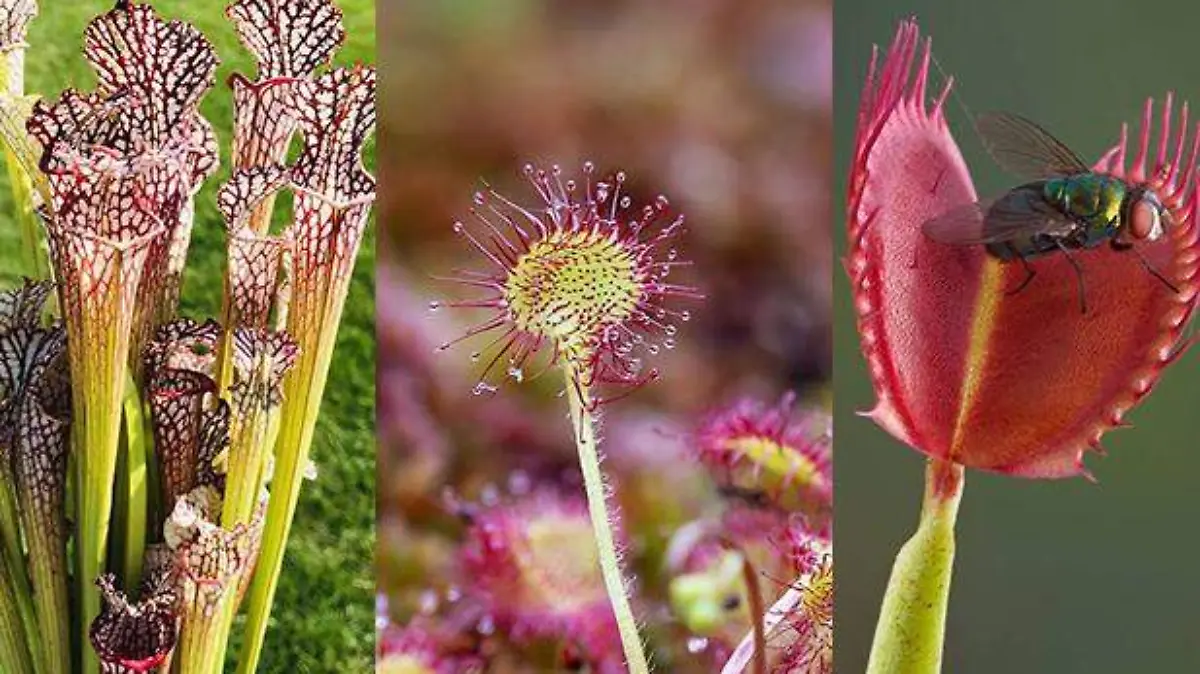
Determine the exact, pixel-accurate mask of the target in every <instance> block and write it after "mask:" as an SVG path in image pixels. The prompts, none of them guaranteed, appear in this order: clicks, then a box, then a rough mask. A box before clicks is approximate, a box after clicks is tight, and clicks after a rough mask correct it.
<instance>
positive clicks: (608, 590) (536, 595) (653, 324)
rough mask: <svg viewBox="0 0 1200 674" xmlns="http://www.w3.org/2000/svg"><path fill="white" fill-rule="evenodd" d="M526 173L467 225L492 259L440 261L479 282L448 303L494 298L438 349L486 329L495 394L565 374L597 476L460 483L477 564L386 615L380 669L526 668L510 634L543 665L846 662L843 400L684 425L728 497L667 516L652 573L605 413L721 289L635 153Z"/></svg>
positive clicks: (565, 398)
mask: <svg viewBox="0 0 1200 674" xmlns="http://www.w3.org/2000/svg"><path fill="white" fill-rule="evenodd" d="M523 174H524V176H525V178H526V179H527V181H528V183H529V185H530V186H531V188H532V190H531V191H532V193H533V195H534V197H535V198H534V199H533V200H532V204H531V205H523V204H522V203H521V202H519V201H518V200H517V199H514V198H510V197H508V196H505V195H504V194H501V193H500V192H498V191H496V190H493V189H491V188H485V189H484V190H482V191H480V192H478V193H476V194H475V195H474V199H473V206H472V207H470V208H469V216H470V217H469V218H466V219H464V220H463V221H460V222H456V223H454V224H453V231H454V233H455V234H456V235H457V236H458V237H459V238H461V239H462V240H463V242H464V243H465V244H466V245H467V246H469V247H470V248H472V249H473V252H474V253H475V255H476V256H477V258H478V260H479V266H478V267H476V268H473V269H460V270H456V272H455V273H454V274H453V275H452V276H449V277H444V278H441V279H440V280H442V281H444V282H447V283H452V284H457V285H459V286H463V287H465V288H466V289H467V291H468V292H472V293H475V295H474V296H473V297H472V298H471V299H465V300H458V301H444V300H436V301H434V302H432V303H431V305H430V308H431V309H432V310H433V311H434V312H441V311H443V310H445V309H449V308H453V309H462V310H477V311H481V312H487V313H486V315H485V316H484V317H483V320H482V322H479V323H477V324H476V325H475V326H474V327H471V328H469V329H467V330H466V331H465V333H464V334H462V335H461V336H460V337H458V338H457V339H453V340H450V341H447V342H445V343H442V344H441V345H439V346H437V347H436V351H437V352H439V353H441V352H447V351H449V350H451V349H452V348H453V347H455V346H458V345H459V343H460V342H466V343H471V342H474V343H475V344H476V346H475V347H474V349H475V350H472V351H470V360H471V361H472V362H474V363H476V364H477V367H478V370H479V371H478V372H477V373H476V375H477V376H478V382H477V383H476V384H475V386H474V388H473V391H472V392H473V393H474V395H475V396H477V397H482V396H490V395H493V394H499V392H500V390H501V389H502V388H506V387H509V386H516V385H521V384H531V383H532V382H534V381H538V380H540V381H545V380H546V378H549V377H561V380H560V381H561V383H558V384H555V385H553V387H554V388H555V389H557V390H560V391H561V393H560V395H559V398H560V400H559V401H558V403H559V406H560V407H562V408H564V409H563V413H564V414H563V416H564V417H565V419H566V420H565V422H564V423H563V424H562V426H561V428H560V430H561V432H562V436H563V441H564V442H569V439H570V438H573V439H574V444H575V449H576V452H577V456H578V469H577V470H578V473H579V475H580V476H581V478H582V480H581V481H582V484H579V483H574V484H572V483H571V482H570V480H556V479H552V478H548V477H547V476H544V475H543V476H541V477H537V478H531V477H528V476H526V477H519V478H517V479H515V480H513V481H510V485H509V488H508V489H507V492H506V493H503V494H501V493H500V492H499V491H498V490H497V491H493V492H490V493H489V492H485V493H484V494H482V495H481V498H480V500H479V501H478V502H469V501H466V500H462V499H459V498H458V497H457V496H454V495H452V496H451V497H450V498H449V501H448V504H447V505H448V506H449V509H450V510H451V512H453V513H454V514H455V515H457V516H458V517H459V518H460V519H461V521H462V522H463V523H464V525H465V526H464V531H463V536H462V542H461V545H460V546H459V547H458V549H457V554H456V555H455V557H456V559H455V566H456V572H457V573H456V575H457V576H458V578H459V580H460V584H459V585H458V586H456V588H455V589H454V590H453V591H451V592H449V593H448V594H447V595H446V596H445V597H444V601H443V598H438V597H437V596H436V593H435V594H434V595H430V596H428V597H427V599H428V601H427V602H424V603H426V607H425V608H423V609H422V614H421V615H418V616H415V617H414V618H413V619H412V620H411V621H409V623H408V624H407V625H405V626H404V627H403V628H401V627H391V626H388V627H386V628H385V629H384V630H383V632H382V634H381V638H380V644H379V645H380V669H381V671H386V672H438V673H440V672H468V671H484V668H488V667H496V668H498V670H499V671H509V670H507V669H504V668H505V667H506V665H505V664H503V663H505V656H504V655H503V654H502V653H503V651H502V650H501V649H504V648H506V647H508V648H512V649H513V650H515V651H516V653H517V654H518V655H517V656H516V657H519V658H521V659H522V660H520V661H524V662H528V663H529V664H530V666H533V667H539V666H540V667H543V668H545V667H565V668H567V669H568V670H570V669H572V668H581V669H586V671H596V672H605V673H608V672H611V673H613V674H616V673H617V672H639V673H644V672H649V671H652V670H661V671H682V669H679V667H681V666H685V665H681V662H683V661H685V660H689V659H690V660H693V661H694V660H703V662H704V664H703V666H705V667H707V668H708V669H707V670H706V671H726V672H730V673H733V672H743V671H745V672H755V673H759V672H761V673H763V674H766V673H767V672H814V673H823V672H829V671H832V669H831V668H832V619H833V618H832V599H833V595H832V587H833V557H832V543H831V535H832V534H831V520H832V474H831V446H830V445H831V430H830V428H829V422H828V416H827V415H826V414H824V413H822V412H819V411H813V410H806V411H804V412H802V413H797V411H796V410H795V409H794V408H795V407H796V404H795V397H794V396H792V395H787V396H784V397H783V399H782V400H781V401H780V402H779V403H778V404H776V405H770V404H767V405H763V404H759V403H758V402H756V401H753V400H742V401H740V402H738V403H736V404H733V405H729V406H724V407H719V408H718V409H716V410H715V411H713V412H712V413H710V414H709V415H707V416H705V417H704V418H703V419H702V420H699V421H698V422H697V424H696V427H695V428H694V429H691V430H690V431H689V432H686V433H684V435H685V436H686V437H683V438H679V441H680V444H682V445H683V446H686V447H687V448H688V452H687V453H686V454H684V455H682V456H680V457H678V461H679V463H680V464H681V467H684V468H685V469H686V468H687V467H695V468H696V469H697V470H698V472H702V473H706V474H707V475H706V477H707V480H708V481H709V482H711V483H712V484H714V485H716V486H718V487H719V489H721V490H723V491H724V493H726V494H727V495H728V497H729V498H728V499H727V500H726V501H722V502H720V504H719V507H717V508H715V509H713V510H712V511H711V512H707V513H705V514H704V515H703V516H701V517H698V518H695V519H694V520H692V521H690V522H687V523H683V525H682V526H680V527H679V528H678V529H677V530H675V529H674V528H673V527H671V528H665V527H664V529H663V530H658V531H655V532H654V533H653V534H650V536H652V537H657V538H659V539H660V545H661V546H662V548H664V550H663V555H662V557H663V562H664V565H663V566H664V567H665V568H664V570H663V572H662V573H656V574H653V575H652V577H648V578H647V577H639V578H637V579H635V578H634V576H633V573H634V571H633V567H634V565H635V564H636V562H637V560H636V559H634V557H635V556H636V554H637V552H636V549H635V548H634V542H635V541H636V540H637V539H638V538H639V537H641V538H643V539H644V538H646V536H647V534H646V533H645V532H636V531H632V530H631V524H630V520H628V519H627V518H624V517H622V516H621V514H620V513H619V512H618V508H617V507H616V498H614V494H616V493H617V491H618V489H621V488H623V485H617V484H615V483H614V482H613V481H610V479H609V477H608V476H607V475H606V472H605V470H604V469H603V468H602V458H603V451H602V447H601V445H602V439H603V433H602V431H603V429H604V424H603V423H602V422H603V421H604V419H605V417H606V415H607V414H608V413H609V411H610V410H612V409H615V408H617V407H620V406H621V402H622V399H624V398H625V397H627V396H631V395H637V394H638V393H639V392H640V390H641V389H643V388H645V387H648V386H653V385H654V383H655V382H656V381H657V380H658V379H660V377H661V372H660V370H659V368H658V367H657V366H656V364H655V361H656V360H657V358H656V357H660V356H662V355H663V354H665V353H666V352H670V351H672V350H674V349H676V348H678V347H679V340H681V339H685V338H686V336H685V335H684V328H685V327H686V326H687V325H688V323H689V322H690V321H691V319H692V316H693V312H694V311H698V310H702V308H703V305H702V300H703V297H702V295H701V293H700V292H699V291H698V290H697V289H695V288H693V287H691V286H690V285H689V284H688V283H686V282H684V277H685V276H686V274H685V271H686V268H687V267H689V266H690V265H691V262H690V261H689V260H687V259H686V256H685V255H684V254H683V253H682V246H683V243H684V234H685V232H686V230H685V229H684V221H685V220H684V216H683V214H682V213H680V212H679V210H678V209H677V208H675V207H674V206H673V205H672V203H671V202H670V200H668V199H667V198H666V197H665V196H661V195H660V196H656V197H653V198H652V199H650V200H649V203H645V204H642V203H639V202H637V201H635V199H634V196H633V192H632V191H631V190H630V187H629V179H628V177H627V175H626V174H625V173H624V172H623V171H620V170H611V171H603V170H602V169H599V168H598V167H597V166H596V165H594V164H593V163H592V162H585V163H584V164H583V166H582V170H581V171H579V172H572V171H568V170H565V169H563V168H561V167H559V166H553V165H552V166H549V167H546V168H539V167H536V166H533V165H527V166H526V167H525V168H524V169H523ZM464 346H465V345H464ZM480 404H483V403H482V401H480ZM652 444H653V443H652ZM662 496H663V498H664V504H665V503H666V502H669V501H670V500H671V499H672V498H673V497H674V495H662ZM644 514H645V513H643V515H644ZM632 526H636V524H634V525H632ZM431 591H432V590H431ZM654 598H658V599H659V601H658V603H657V604H656V603H655V601H654ZM664 630H666V631H668V632H669V633H664ZM475 640H478V641H479V644H478V645H477V646H476V647H475V648H471V647H469V646H466V645H465V644H469V643H471V642H472V641H475ZM497 642H503V643H506V644H507V646H500V645H498V643H497ZM548 646H549V647H550V648H549V649H548V648H547V647H548ZM547 651H549V652H550V653H552V654H553V655H552V656H551V657H546V654H547ZM537 671H546V670H545V669H539V670H537Z"/></svg>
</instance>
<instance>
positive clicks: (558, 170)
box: [550, 164, 562, 176]
mask: <svg viewBox="0 0 1200 674" xmlns="http://www.w3.org/2000/svg"><path fill="white" fill-rule="evenodd" d="M550 171H551V172H552V173H554V175H556V176H560V175H562V167H561V166H559V165H558V164H554V165H552V166H551V167H550Z"/></svg>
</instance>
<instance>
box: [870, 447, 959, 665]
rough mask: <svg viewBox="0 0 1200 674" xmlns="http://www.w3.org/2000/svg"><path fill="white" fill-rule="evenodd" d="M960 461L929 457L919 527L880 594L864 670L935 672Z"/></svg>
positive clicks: (947, 585) (951, 558)
mask: <svg viewBox="0 0 1200 674" xmlns="http://www.w3.org/2000/svg"><path fill="white" fill-rule="evenodd" d="M962 490H963V468H962V466H959V465H956V464H952V463H947V462H944V461H939V460H937V459H931V460H930V461H929V462H928V465H927V467H926V470H925V499H924V503H923V505H922V508H921V521H920V524H919V525H918V526H917V532H916V533H915V534H913V536H912V538H910V539H908V542H907V543H905V544H904V546H903V547H901V548H900V553H899V554H898V555H896V564H895V566H893V567H892V576H891V579H890V580H889V581H888V586H887V591H886V592H885V593H884V597H883V608H882V609H881V610H880V612H879V624H878V625H877V626H876V628H875V639H874V642H873V643H872V644H871V659H870V661H869V662H868V664H867V674H938V672H940V671H941V670H942V645H943V641H944V640H945V632H946V607H947V603H948V602H949V599H950V577H951V573H952V571H953V568H954V523H955V520H956V519H957V517H958V505H959V502H960V501H961V499H962Z"/></svg>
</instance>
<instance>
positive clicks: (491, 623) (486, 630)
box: [475, 615, 496, 637]
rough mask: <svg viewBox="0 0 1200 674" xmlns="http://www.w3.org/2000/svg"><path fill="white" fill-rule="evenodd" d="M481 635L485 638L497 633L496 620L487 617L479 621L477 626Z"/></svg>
mask: <svg viewBox="0 0 1200 674" xmlns="http://www.w3.org/2000/svg"><path fill="white" fill-rule="evenodd" d="M475 629H477V630H479V633H480V634H482V635H483V636H485V637H486V636H491V635H492V633H494V632H495V631H496V619H495V618H493V617H492V616H490V615H485V616H483V617H482V618H480V619H479V623H478V624H477V625H476V626H475Z"/></svg>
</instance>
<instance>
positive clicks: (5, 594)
mask: <svg viewBox="0 0 1200 674" xmlns="http://www.w3.org/2000/svg"><path fill="white" fill-rule="evenodd" d="M12 570H19V569H12ZM13 575H14V574H11V573H10V568H9V565H8V560H7V559H6V558H4V557H0V671H3V672H12V674H34V672H35V671H36V670H35V669H34V667H33V658H32V657H31V656H30V654H29V646H28V645H27V643H26V630H25V624H24V622H23V619H22V617H21V613H20V610H19V609H18V607H17V606H18V599H17V597H18V593H19V590H18V589H17V588H16V587H15V586H14V583H13V582H12V577H13Z"/></svg>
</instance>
